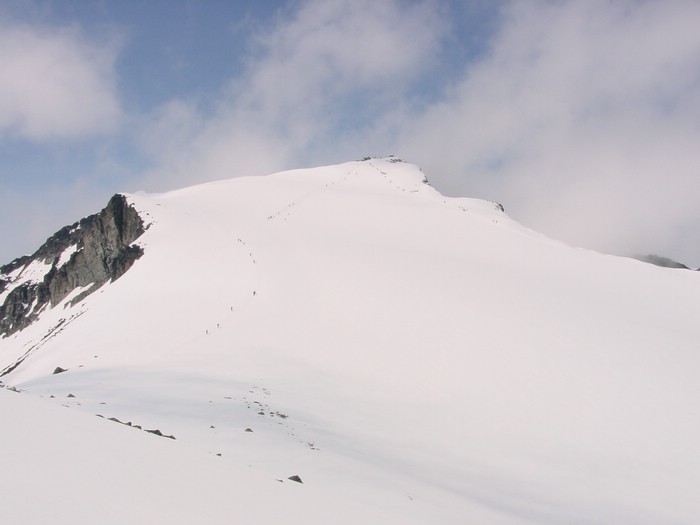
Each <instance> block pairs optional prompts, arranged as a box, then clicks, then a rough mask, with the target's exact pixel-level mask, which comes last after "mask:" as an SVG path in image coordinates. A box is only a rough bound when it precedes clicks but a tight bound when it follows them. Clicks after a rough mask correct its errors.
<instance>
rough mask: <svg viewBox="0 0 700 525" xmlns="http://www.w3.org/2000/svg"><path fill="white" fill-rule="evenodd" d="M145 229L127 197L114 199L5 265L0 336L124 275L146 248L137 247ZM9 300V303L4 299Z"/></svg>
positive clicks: (0, 285) (0, 294) (0, 270)
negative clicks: (71, 295)
mask: <svg viewBox="0 0 700 525" xmlns="http://www.w3.org/2000/svg"><path fill="white" fill-rule="evenodd" d="M144 231H145V228H144V223H143V220H142V219H141V217H140V216H139V214H138V212H137V211H136V210H135V209H134V207H133V206H131V205H130V204H129V203H128V201H127V199H126V197H125V196H124V195H119V194H117V195H114V196H113V197H112V198H111V199H110V201H109V203H108V204H107V206H106V207H105V208H104V209H103V210H102V211H101V212H100V213H97V214H94V215H90V216H89V217H85V218H84V219H82V220H80V221H79V222H76V223H75V224H72V225H71V226H66V227H64V228H61V229H60V230H59V231H58V232H56V233H55V234H54V235H52V236H51V237H49V238H48V239H47V240H46V242H45V243H44V244H43V245H42V246H41V247H40V248H39V249H38V250H37V251H36V252H35V253H34V254H33V255H31V256H29V255H25V256H23V257H19V258H17V259H15V260H14V261H12V262H11V263H9V264H6V265H4V266H1V267H0V303H2V304H0V336H2V337H5V336H8V335H10V334H12V333H14V332H17V331H18V330H21V329H22V328H24V327H26V326H27V325H29V324H31V323H32V321H33V320H34V319H36V318H37V316H38V315H39V313H40V312H41V311H42V310H43V309H44V308H46V306H47V305H49V306H51V307H53V306H55V305H57V304H58V303H60V302H61V301H62V300H63V299H65V298H66V297H67V296H68V295H69V294H71V293H72V292H73V291H74V290H76V289H78V288H86V287H87V288H86V289H85V290H83V291H82V292H80V293H79V294H78V295H77V296H76V297H74V298H72V302H77V301H80V300H81V299H83V298H84V297H85V296H87V295H89V294H90V293H92V292H94V291H95V290H97V289H98V288H99V287H100V286H102V285H103V284H105V283H106V282H108V281H110V280H111V281H115V280H116V279H118V278H119V277H121V276H122V275H123V274H124V273H125V272H126V271H127V270H128V269H129V268H130V267H131V266H132V265H133V264H134V261H136V260H137V259H138V258H139V257H141V255H143V249H142V248H141V247H140V246H138V245H136V244H132V243H133V242H134V241H135V240H136V239H137V238H138V237H140V236H141V234H143V232H144ZM3 297H4V300H3Z"/></svg>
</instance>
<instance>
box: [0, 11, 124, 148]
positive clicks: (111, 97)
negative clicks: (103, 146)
mask: <svg viewBox="0 0 700 525" xmlns="http://www.w3.org/2000/svg"><path fill="white" fill-rule="evenodd" d="M115 56H116V50H115V46H114V45H105V46H100V45H98V44H97V43H95V42H92V41H87V40H86V39H85V38H83V37H82V36H81V34H80V32H79V31H78V30H76V29H72V28H66V29H55V28H50V27H43V26H28V25H9V24H3V25H0V64H2V68H0V138H1V137H2V136H3V135H4V136H14V137H20V138H23V139H30V140H46V139H75V138H83V137H86V136H90V135H92V134H95V133H104V132H107V131H109V130H111V129H113V128H114V127H115V125H116V124H117V122H118V120H119V118H120V113H121V111H120V107H119V101H118V99H117V94H116V82H115V75H114V59H115Z"/></svg>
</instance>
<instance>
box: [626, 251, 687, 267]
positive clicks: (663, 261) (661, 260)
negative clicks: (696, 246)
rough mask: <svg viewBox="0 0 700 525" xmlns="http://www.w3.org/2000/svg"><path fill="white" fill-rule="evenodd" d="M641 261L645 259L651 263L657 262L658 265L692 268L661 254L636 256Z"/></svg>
mask: <svg viewBox="0 0 700 525" xmlns="http://www.w3.org/2000/svg"><path fill="white" fill-rule="evenodd" d="M635 258H636V259H639V260H640V261H644V262H646V263H649V264H655V265H656V266H662V267H663V268H678V269H682V270H690V268H688V267H687V266H686V265H685V264H683V263H679V262H678V261H674V260H673V259H669V258H668V257H662V256H661V255H654V254H648V255H638V256H636V257H635Z"/></svg>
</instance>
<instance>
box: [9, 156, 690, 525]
mask: <svg viewBox="0 0 700 525" xmlns="http://www.w3.org/2000/svg"><path fill="white" fill-rule="evenodd" d="M115 199H116V201H118V202H115V203H111V204H110V206H112V207H114V206H116V205H117V204H119V203H121V204H120V205H119V206H117V209H119V210H120V213H117V214H116V215H115V214H114V213H112V212H109V210H110V209H111V208H110V206H108V207H107V208H106V210H103V212H101V214H98V215H97V216H93V219H91V221H92V222H90V224H92V223H93V222H95V221H97V219H94V217H102V219H100V220H101V221H102V222H100V224H109V225H111V226H110V227H109V228H106V230H105V228H102V230H105V231H106V234H104V235H102V236H101V235H98V234H95V233H92V234H90V235H88V236H85V235H82V234H80V235H78V233H75V232H76V231H77V230H80V229H81V228H80V227H77V226H75V225H74V226H73V227H69V228H68V230H66V231H65V232H64V233H65V235H64V236H62V237H61V238H62V239H64V242H63V244H61V245H60V246H58V247H56V248H54V249H53V250H49V251H47V252H46V253H47V254H48V255H45V256H44V255H41V256H35V257H33V258H32V257H29V258H25V259H21V260H17V261H15V262H13V263H11V264H10V265H6V266H4V267H2V275H0V304H2V305H4V306H3V308H4V310H3V311H2V312H4V313H3V315H4V319H3V320H2V322H3V323H4V324H3V325H2V328H3V334H4V337H3V338H2V339H0V370H2V372H0V373H2V374H3V375H2V377H0V380H2V381H3V383H4V385H5V386H6V388H5V389H4V390H0V413H1V414H2V418H3V419H2V420H3V431H2V432H1V433H0V436H1V437H0V444H2V446H3V449H4V452H5V453H4V454H2V455H0V457H1V458H2V459H0V472H2V474H3V475H2V482H1V483H0V490H2V493H3V495H4V496H3V497H4V502H3V505H2V508H0V515H2V516H5V517H7V518H11V519H12V520H13V521H15V522H21V523H45V522H46V520H47V516H49V517H50V518H51V521H52V522H54V523H95V522H98V521H99V522H101V523H124V522H125V521H130V522H132V523H155V522H166V521H167V522H168V523H201V522H206V523H222V524H223V523H232V522H236V521H237V520H245V521H247V522H252V523H272V522H279V521H280V520H285V522H288V523H297V522H299V523H302V522H304V523H331V522H332V523H357V522H363V523H383V524H384V523H397V524H398V523H402V524H408V523H455V524H464V523H475V524H524V523H537V524H541V523H548V524H549V523H554V524H571V523H580V524H594V523H595V524H599V523H616V524H640V523H654V524H657V523H664V524H691V523H692V524H694V523H697V522H698V520H699V519H700V503H699V501H700V500H699V499H698V498H697V494H696V493H697V487H698V486H700V445H698V443H700V412H699V411H698V410H697V407H696V405H697V403H698V401H699V400H700V381H698V378H697V376H698V371H699V370H700V351H699V348H700V323H699V322H698V320H697V318H698V313H699V312H700V279H699V277H700V274H698V273H697V272H688V271H683V270H675V269H667V268H660V267H656V266H652V265H649V264H645V263H642V262H639V261H636V260H633V259H627V258H618V257H612V256H607V255H602V254H598V253H594V252H590V251H586V250H582V249H576V248H571V247H569V246H566V245H563V244H562V243H559V242H555V241H552V240H550V239H547V238H545V237H543V236H541V235H539V234H537V233H535V232H532V231H530V230H528V229H527V228H525V227H523V226H521V225H519V224H518V223H516V222H514V221H512V220H511V219H509V218H508V216H507V215H506V214H505V213H504V212H503V209H502V208H501V207H500V205H498V204H495V203H492V202H485V201H480V200H475V199H464V198H460V199H454V198H447V197H444V196H442V195H440V194H439V193H438V192H436V191H435V190H434V189H433V188H431V187H430V186H429V185H428V184H426V179H425V178H424V176H423V174H422V172H421V171H420V170H419V169H418V168H417V167H415V166H413V165H410V164H407V163H404V162H400V161H398V159H396V158H385V159H369V160H365V161H361V162H350V163H346V164H341V165H337V166H328V167H322V168H315V169H308V170H295V171H289V172H283V173H278V174H274V175H270V176H267V177H250V178H235V179H232V180H227V181H221V182H216V183H210V184H204V185H200V186H194V187H191V188H186V189H183V190H179V191H173V192H169V193H164V194H157V195H153V194H134V195H125V196H123V197H121V196H117V197H115ZM113 200H114V199H113ZM115 217H116V218H115ZM122 220H126V221H127V222H128V224H129V226H128V227H126V228H123V227H122V225H123V224H126V222H124V223H122ZM98 222H99V221H98ZM80 224H83V223H82V222H81V223H79V225H80ZM82 229H83V230H86V229H87V228H86V227H85V226H82ZM96 230H100V228H99V227H98V228H97V229H96ZM62 231H63V230H62ZM100 231H101V230H100ZM117 233H118V235H117ZM96 239H97V240H96ZM105 239H108V240H109V242H107V241H105ZM98 241H99V242H98ZM88 246H100V247H102V248H101V251H100V250H97V251H96V252H95V253H97V255H95V256H89V257H88V251H89V250H88V248H87V247H88ZM93 251H94V250H93ZM88 260H89V261H92V263H91V264H93V266H95V265H97V266H96V267H100V268H103V269H104V268H106V270H104V272H102V273H99V272H98V273H99V275H97V274H95V279H94V280H90V279H85V278H84V276H85V275H87V274H88V272H85V271H84V266H85V264H87V263H86V261H88ZM18 261H19V262H18ZM96 261H97V262H99V261H102V262H103V263H104V264H101V265H100V264H97V262H96ZM114 261H117V263H116V266H115V264H113V262H114ZM125 261H126V262H125ZM71 265H73V266H74V268H73V269H71ZM110 265H111V266H110ZM113 267H114V268H117V271H116V272H114V273H110V271H111V270H110V268H113ZM62 268H63V269H64V270H63V273H64V274H65V276H64V284H62V285H61V286H60V287H58V288H60V290H61V294H57V295H54V296H45V295H41V294H42V293H43V292H41V290H43V289H44V288H46V289H48V288H50V286H48V285H45V284H46V283H47V282H48V281H47V279H49V278H51V279H54V278H55V277H51V276H52V275H55V274H57V273H59V272H60V271H61V269H62ZM52 272H53V273H52ZM74 272H77V273H79V274H80V275H83V278H81V279H77V278H72V277H71V276H72V275H74ZM66 283H68V284H66ZM93 283H97V284H96V285H93ZM42 285H45V286H44V288H42ZM21 289H25V290H30V289H33V290H35V292H34V296H30V295H27V297H26V298H25V297H24V296H23V295H22V294H21V293H20V292H17V291H15V290H21ZM22 293H24V292H22ZM27 293H28V292H27ZM61 295H62V296H61ZM10 299H11V301H10ZM8 301H9V302H8ZM10 303H11V304H12V305H14V306H12V308H9V306H8V305H9V304H10ZM8 310H11V311H12V312H14V313H13V315H14V317H13V318H12V319H9V318H8V317H7V312H8ZM18 312H19V313H18ZM18 323H19V324H18ZM18 327H19V328H21V329H18ZM10 389H13V390H18V391H20V392H19V393H17V392H11V391H10ZM40 397H43V398H44V399H39V398H40ZM63 407H69V408H71V409H74V410H66V409H65V408H63ZM95 415H99V416H101V417H95ZM110 419H111V420H112V421H110ZM119 423H123V424H119ZM146 430H149V431H151V432H150V433H149V432H146ZM156 431H157V432H156ZM167 437H173V438H175V439H167ZM8 451H11V452H10V453H8ZM20 458H22V459H20ZM295 475H296V476H299V478H300V479H301V481H303V483H299V482H295V481H293V480H290V479H289V478H290V477H292V476H295Z"/></svg>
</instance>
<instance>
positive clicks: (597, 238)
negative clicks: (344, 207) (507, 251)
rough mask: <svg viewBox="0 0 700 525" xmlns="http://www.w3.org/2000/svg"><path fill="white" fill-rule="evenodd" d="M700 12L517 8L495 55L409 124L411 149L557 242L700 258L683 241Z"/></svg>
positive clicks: (596, 4)
mask: <svg viewBox="0 0 700 525" xmlns="http://www.w3.org/2000/svg"><path fill="white" fill-rule="evenodd" d="M698 21H700V5H699V4H697V3H691V2H682V1H681V2H613V3H610V2H602V1H591V2H513V3H511V4H508V5H507V6H506V7H505V8H504V9H503V10H502V19H501V25H500V27H499V29H498V30H497V32H496V33H495V34H494V35H493V38H492V42H491V48H490V52H489V53H488V54H487V55H486V56H485V57H483V58H482V59H481V60H480V61H478V62H477V63H475V64H473V65H472V66H471V67H469V68H468V69H467V70H466V71H465V72H464V76H463V78H462V80H461V81H460V82H459V83H457V84H456V85H455V86H454V87H453V88H452V89H451V90H450V91H449V92H447V94H446V97H445V99H444V100H443V101H441V102H440V103H439V104H436V105H434V106H433V107H430V108H428V110H427V111H426V112H424V113H423V114H422V115H419V116H417V117H416V116H413V117H412V118H410V120H409V119H407V121H406V126H404V128H403V129H404V130H405V131H404V133H403V135H402V136H401V138H400V143H401V146H402V149H403V150H405V151H406V152H409V151H415V152H416V154H417V158H416V160H417V161H418V162H420V163H421V164H423V165H425V166H430V168H431V172H433V173H434V175H433V177H432V178H431V180H433V181H434V182H435V183H436V184H437V185H438V186H440V187H442V188H443V189H445V190H446V191H448V192H450V193H453V194H464V193H465V192H467V193H470V194H473V195H475V196H483V197H488V198H495V199H498V200H500V201H502V202H504V203H505V204H506V206H507V208H508V210H509V212H511V214H512V215H514V216H515V217H516V218H519V219H520V220H522V221H523V222H525V223H526V224H528V225H530V226H532V227H533V228H535V229H538V230H540V231H543V232H545V233H548V234H549V235H552V236H554V237H557V238H560V239H563V240H566V241H568V242H571V243H573V244H579V245H583V246H586V247H591V248H595V249H599V250H603V251H609V252H613V253H620V254H627V253H635V252H644V251H645V250H650V249H656V250H660V251H665V252H667V253H675V255H676V256H677V257H682V258H686V259H689V260H695V261H700V247H698V246H693V245H692V244H691V241H692V239H690V238H685V239H682V236H683V235H687V234H688V230H687V229H685V228H683V225H685V224H690V223H693V224H695V225H697V226H696V229H695V233H694V235H695V239H697V227H698V226H700V210H698V207H697V195H700V177H698V174H697V166H699V165H700V150H698V148H697V147H695V146H694V145H693V144H697V143H698V140H700V125H699V124H698V122H700V73H699V72H700V33H698V31H697V30H696V28H697V23H698ZM681 231H685V232H686V233H685V234H684V233H680V232H681ZM670 232H676V234H675V235H674V234H671V233H670ZM679 236H680V237H681V238H679ZM681 245H684V246H685V248H683V249H679V246H681Z"/></svg>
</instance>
